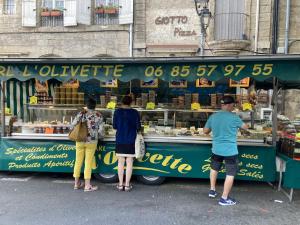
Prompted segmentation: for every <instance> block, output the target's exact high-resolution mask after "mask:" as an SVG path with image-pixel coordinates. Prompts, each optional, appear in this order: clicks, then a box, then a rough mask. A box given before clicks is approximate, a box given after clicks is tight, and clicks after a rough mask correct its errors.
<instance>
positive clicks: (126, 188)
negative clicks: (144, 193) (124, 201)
mask: <svg viewBox="0 0 300 225" xmlns="http://www.w3.org/2000/svg"><path fill="white" fill-rule="evenodd" d="M132 188H133V187H132V185H129V186H124V191H127V192H129V191H131V190H132Z"/></svg>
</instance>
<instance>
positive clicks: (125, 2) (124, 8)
mask: <svg viewBox="0 0 300 225" xmlns="http://www.w3.org/2000/svg"><path fill="white" fill-rule="evenodd" d="M119 5H120V13H119V21H120V22H119V23H120V24H131V23H133V0H119Z"/></svg>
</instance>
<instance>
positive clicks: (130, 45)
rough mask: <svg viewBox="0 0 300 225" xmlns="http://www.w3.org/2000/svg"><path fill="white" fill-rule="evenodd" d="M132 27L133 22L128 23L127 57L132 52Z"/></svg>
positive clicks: (130, 55)
mask: <svg viewBox="0 0 300 225" xmlns="http://www.w3.org/2000/svg"><path fill="white" fill-rule="evenodd" d="M132 27H133V24H132V23H131V24H129V57H132V56H133V54H132V49H133V40H132V37H133V35H132V30H133V29H132Z"/></svg>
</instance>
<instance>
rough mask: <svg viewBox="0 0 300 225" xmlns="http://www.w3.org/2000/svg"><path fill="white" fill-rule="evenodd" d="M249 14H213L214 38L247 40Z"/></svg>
mask: <svg viewBox="0 0 300 225" xmlns="http://www.w3.org/2000/svg"><path fill="white" fill-rule="evenodd" d="M249 22H250V20H249V15H247V14H245V13H220V14H216V15H215V16H214V39H215V40H249V34H250V24H249Z"/></svg>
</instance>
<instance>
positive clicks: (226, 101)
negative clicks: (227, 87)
mask: <svg viewBox="0 0 300 225" xmlns="http://www.w3.org/2000/svg"><path fill="white" fill-rule="evenodd" d="M232 103H236V102H235V100H234V98H233V97H232V96H229V95H226V96H224V97H223V98H222V99H221V104H224V105H226V104H232Z"/></svg>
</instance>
